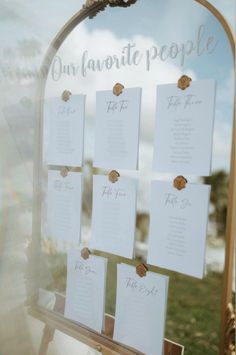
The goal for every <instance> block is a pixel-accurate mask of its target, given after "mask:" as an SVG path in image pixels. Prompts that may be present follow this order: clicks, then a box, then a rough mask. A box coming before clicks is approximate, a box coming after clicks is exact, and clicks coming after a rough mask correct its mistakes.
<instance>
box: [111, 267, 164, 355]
mask: <svg viewBox="0 0 236 355" xmlns="http://www.w3.org/2000/svg"><path fill="white" fill-rule="evenodd" d="M168 283H169V278H168V277H167V276H163V275H159V274H156V273H153V272H147V275H146V276H145V277H142V278H141V277H140V276H138V275H137V274H136V270H135V267H133V266H130V265H125V264H120V265H117V295H116V316H115V328H114V336H113V339H114V340H116V341H118V342H120V343H123V344H126V345H128V346H131V347H132V348H135V349H137V350H139V351H141V352H143V353H144V354H147V355H157V354H158V355H161V354H162V349H163V338H164V330H165V317H166V305H167V295H168Z"/></svg>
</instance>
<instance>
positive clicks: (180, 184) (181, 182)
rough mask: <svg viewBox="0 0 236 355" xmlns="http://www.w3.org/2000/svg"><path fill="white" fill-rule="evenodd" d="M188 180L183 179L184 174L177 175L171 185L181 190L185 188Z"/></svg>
mask: <svg viewBox="0 0 236 355" xmlns="http://www.w3.org/2000/svg"><path fill="white" fill-rule="evenodd" d="M187 182H188V180H187V179H185V177H184V176H181V175H179V176H177V177H176V178H175V179H174V181H173V186H174V187H175V188H176V189H177V190H182V189H184V188H185V186H186V184H187Z"/></svg>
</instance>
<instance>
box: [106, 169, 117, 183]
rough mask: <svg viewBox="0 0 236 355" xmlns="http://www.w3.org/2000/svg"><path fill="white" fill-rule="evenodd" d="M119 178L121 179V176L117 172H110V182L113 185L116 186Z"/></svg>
mask: <svg viewBox="0 0 236 355" xmlns="http://www.w3.org/2000/svg"><path fill="white" fill-rule="evenodd" d="M119 177H120V174H119V173H118V171H116V170H112V171H110V173H109V175H108V178H109V181H110V182H112V183H113V184H114V182H116V181H118V178H119Z"/></svg>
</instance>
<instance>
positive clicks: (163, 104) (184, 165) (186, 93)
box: [153, 80, 216, 176]
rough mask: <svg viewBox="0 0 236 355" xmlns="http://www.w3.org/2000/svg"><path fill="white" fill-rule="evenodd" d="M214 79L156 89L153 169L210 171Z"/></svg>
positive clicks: (204, 173) (189, 172)
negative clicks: (182, 88) (184, 87)
mask: <svg viewBox="0 0 236 355" xmlns="http://www.w3.org/2000/svg"><path fill="white" fill-rule="evenodd" d="M215 87H216V82H215V81H214V80H200V81H193V82H191V83H190V87H188V88H187V89H185V90H181V89H179V88H178V87H177V84H167V85H160V86H157V103H156V128H155V142H154V158H153V169H154V170H155V171H158V172H163V173H176V175H179V174H182V175H197V176H208V175H210V172H211V156H212V136H213V122H214V109H215Z"/></svg>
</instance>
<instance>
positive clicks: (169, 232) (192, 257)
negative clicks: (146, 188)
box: [148, 181, 211, 278]
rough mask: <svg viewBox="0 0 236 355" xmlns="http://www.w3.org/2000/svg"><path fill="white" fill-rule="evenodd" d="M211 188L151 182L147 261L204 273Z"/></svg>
mask: <svg viewBox="0 0 236 355" xmlns="http://www.w3.org/2000/svg"><path fill="white" fill-rule="evenodd" d="M210 189H211V188H210V186H209V185H200V184H199V185H198V184H190V183H188V184H187V185H186V187H185V188H184V189H182V190H180V191H179V190H177V189H176V188H174V187H173V186H172V183H171V182H164V181H153V182H152V186H151V210H150V235H149V243H148V264H152V265H156V266H159V267H162V268H165V269H169V270H173V271H177V272H181V273H183V274H186V275H190V276H194V277H197V278H202V277H203V275H204V265H205V246H206V237H207V221H208V207H209V196H210Z"/></svg>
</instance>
